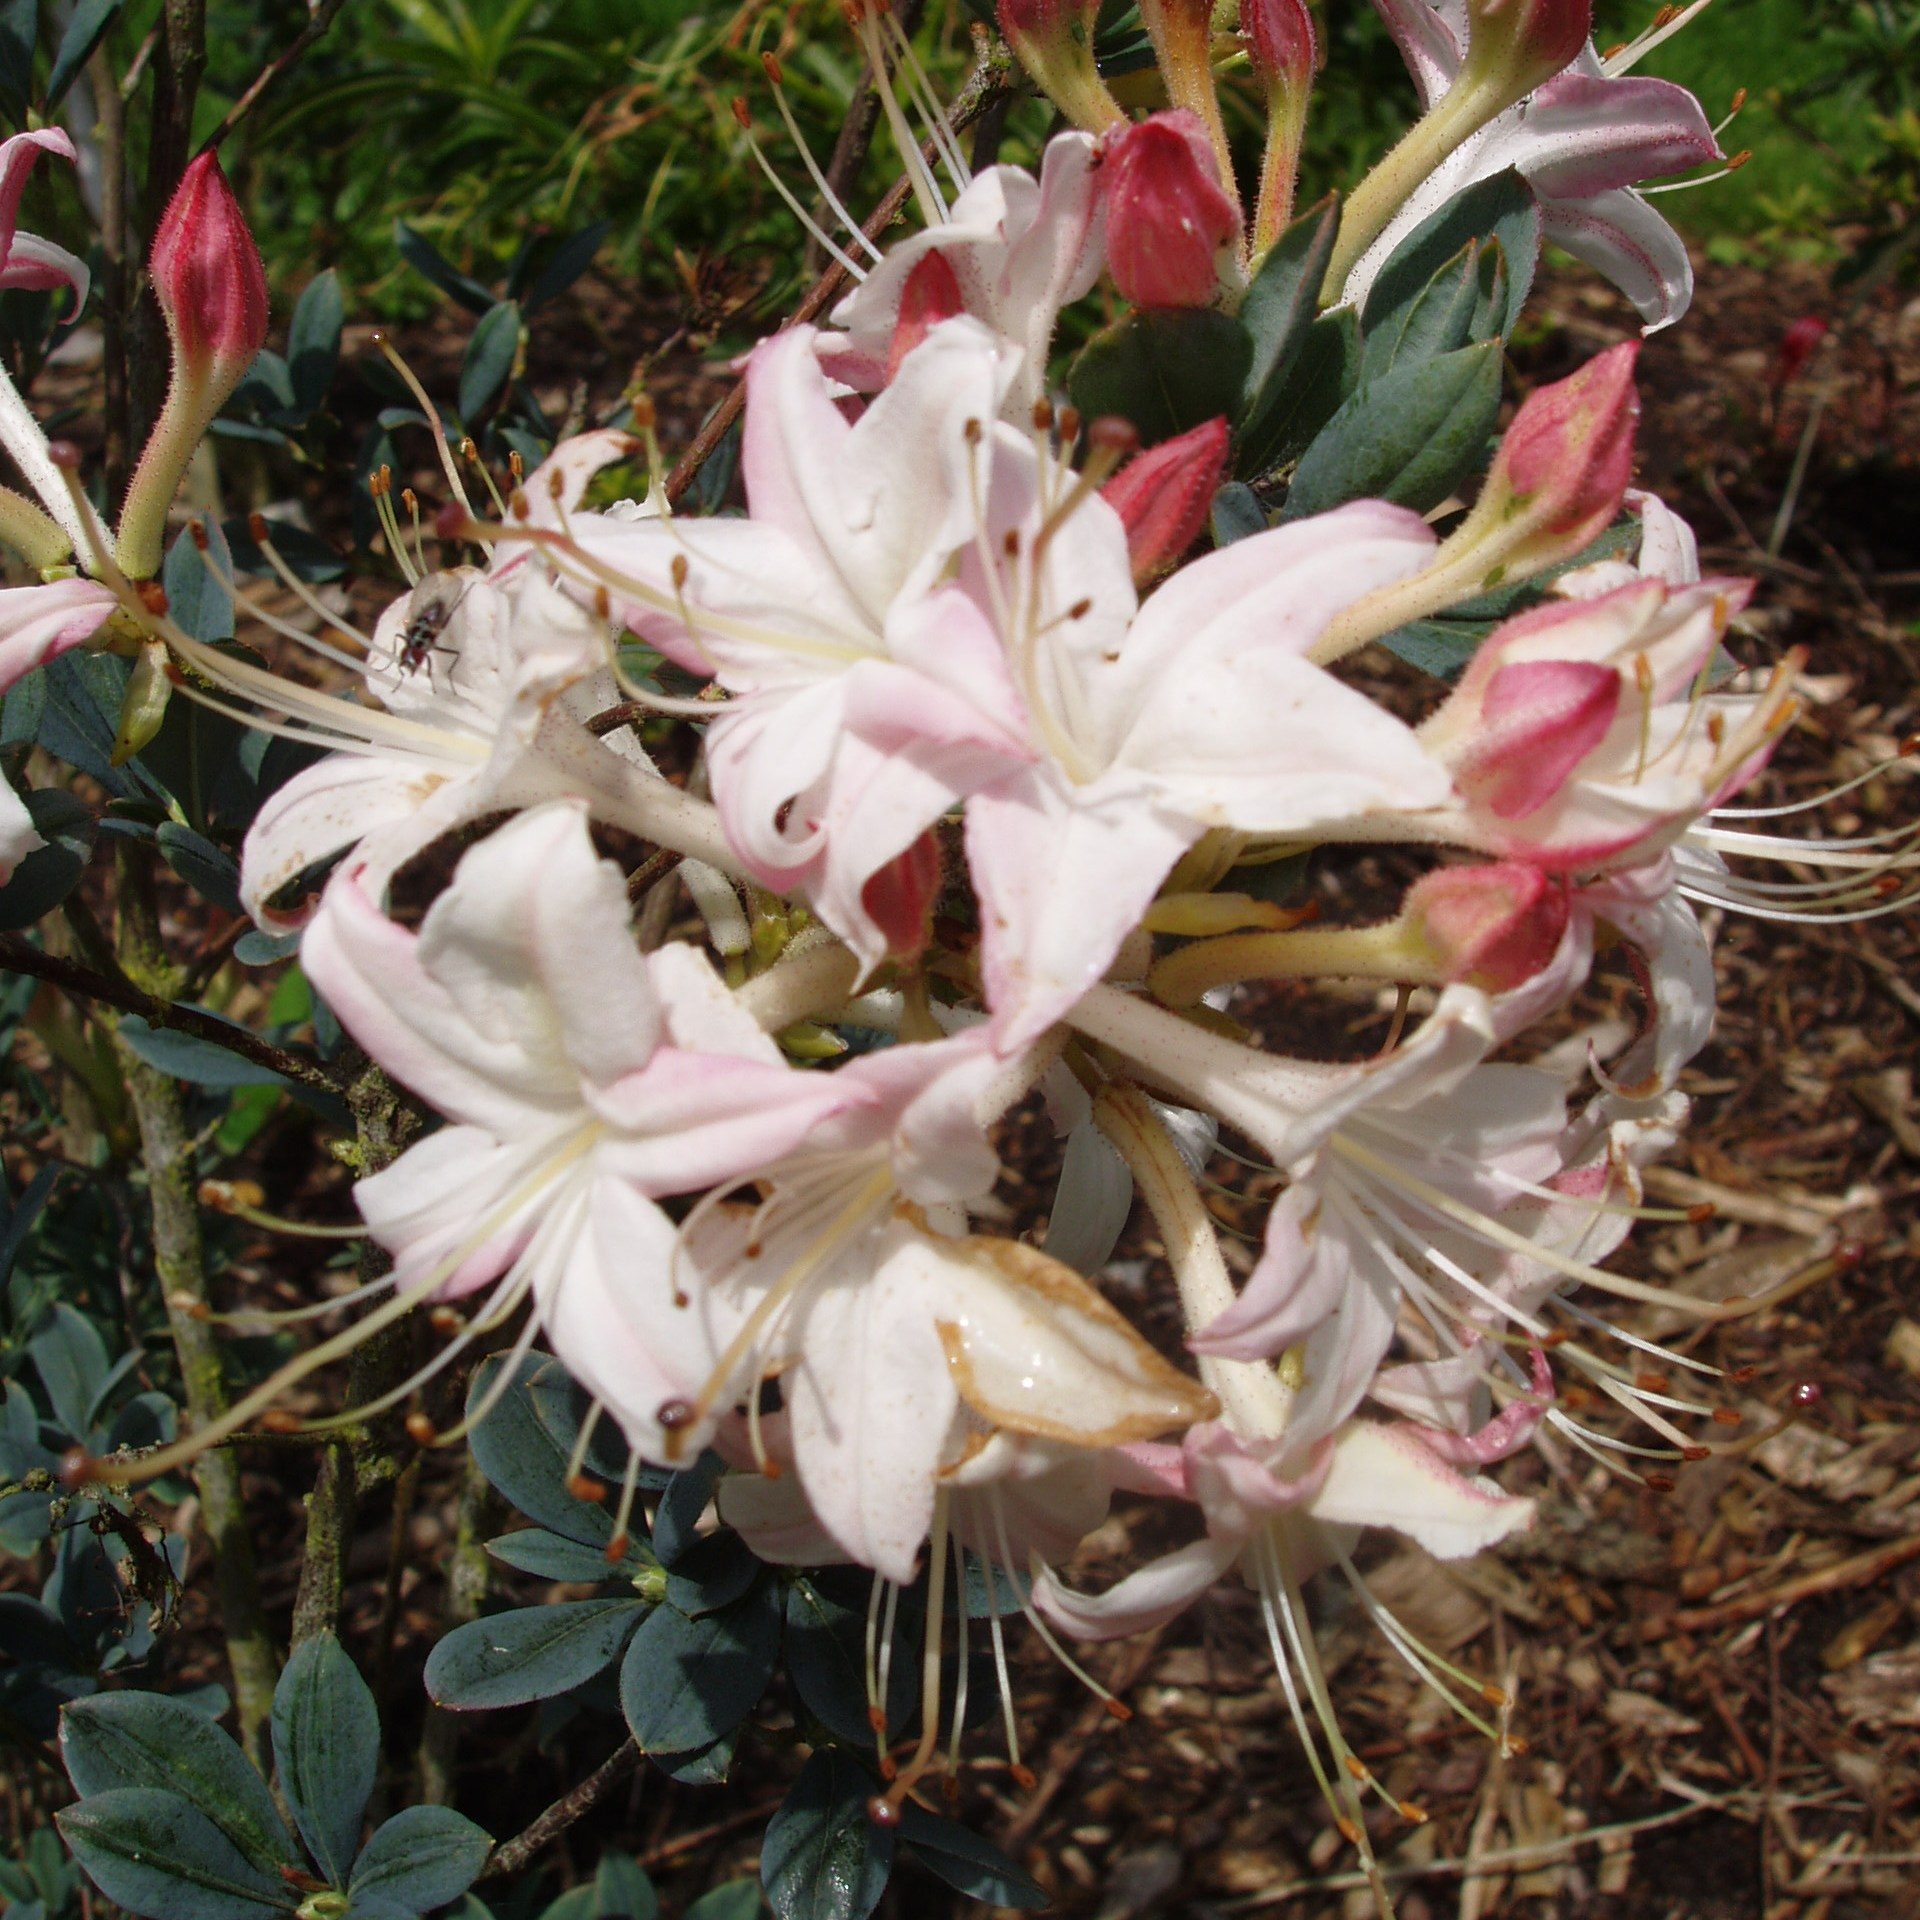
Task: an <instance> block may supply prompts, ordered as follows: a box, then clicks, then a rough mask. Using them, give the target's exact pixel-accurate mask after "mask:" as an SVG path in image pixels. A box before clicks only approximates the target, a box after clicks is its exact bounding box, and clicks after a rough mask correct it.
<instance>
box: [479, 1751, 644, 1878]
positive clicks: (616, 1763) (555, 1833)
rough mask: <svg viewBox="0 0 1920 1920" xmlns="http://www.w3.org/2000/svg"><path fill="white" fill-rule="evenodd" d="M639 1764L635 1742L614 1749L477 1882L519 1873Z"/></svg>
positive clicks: (505, 1847) (502, 1850)
mask: <svg viewBox="0 0 1920 1920" xmlns="http://www.w3.org/2000/svg"><path fill="white" fill-rule="evenodd" d="M639 1764H640V1748H639V1745H638V1743H637V1742H635V1741H632V1740H629V1741H627V1743H626V1744H625V1745H624V1746H620V1747H616V1748H615V1749H614V1750H613V1752H612V1753H611V1754H610V1755H609V1756H608V1758H607V1759H606V1760H604V1761H602V1762H601V1764H600V1766H599V1767H598V1768H597V1769H596V1770H595V1771H594V1772H592V1773H590V1774H588V1775H587V1777H586V1778H585V1779H584V1780H582V1781H581V1782H580V1784H579V1785H578V1786H577V1787H575V1788H574V1789H573V1791H572V1792H571V1793H563V1794H562V1795H561V1796H560V1798H559V1799H558V1800H556V1801H555V1802H554V1803H553V1805H552V1806H550V1807H549V1808H548V1809H547V1810H546V1812H545V1813H543V1814H542V1815H541V1816H540V1817H539V1819H537V1820H536V1821H534V1823H533V1824H532V1825H531V1826H530V1827H528V1828H527V1829H526V1831H525V1832H524V1833H520V1834H516V1835H515V1836H514V1838H513V1839H511V1840H508V1841H505V1842H503V1843H502V1844H501V1845H500V1846H498V1847H496V1848H495V1849H494V1854H493V1858H492V1859H491V1860H489V1861H488V1862H487V1867H486V1871H485V1872H484V1873H483V1874H481V1876H480V1878H481V1879H482V1880H497V1879H500V1878H503V1877H504V1876H505V1875H507V1874H510V1873H517V1872H519V1870H520V1869H521V1868H522V1867H524V1866H525V1865H526V1864H527V1862H528V1861H529V1860H531V1859H532V1858H533V1856H534V1855H535V1854H536V1853H538V1852H539V1851H540V1849H541V1848H542V1847H544V1846H546V1845H547V1843H548V1842H549V1841H552V1840H557V1839H559V1837H560V1836H561V1835H562V1834H563V1833H565V1832H566V1830H567V1829H568V1828H569V1827H570V1826H572V1825H574V1824H575V1822H576V1821H579V1820H583V1819H584V1818H585V1817H586V1816H587V1815H588V1814H589V1813H591V1812H592V1811H593V1810H594V1808H595V1807H597V1806H598V1805H599V1804H600V1802H601V1801H602V1800H604V1799H605V1798H606V1797H607V1795H608V1794H610V1793H611V1792H612V1791H613V1790H614V1788H615V1787H617V1786H618V1785H619V1784H620V1782H621V1781H623V1780H624V1779H625V1778H626V1777H627V1775H628V1774H630V1773H631V1772H632V1771H633V1770H634V1768H635V1767H637V1766H638V1765H639Z"/></svg>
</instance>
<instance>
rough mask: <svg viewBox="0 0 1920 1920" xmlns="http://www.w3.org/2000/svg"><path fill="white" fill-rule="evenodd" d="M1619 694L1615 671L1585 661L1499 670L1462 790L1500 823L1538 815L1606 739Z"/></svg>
mask: <svg viewBox="0 0 1920 1920" xmlns="http://www.w3.org/2000/svg"><path fill="white" fill-rule="evenodd" d="M1622 692H1623V689H1622V686H1621V680H1620V674H1619V672H1618V670H1617V669H1615V668H1613V667H1607V666H1600V665H1597V664H1594V663H1590V662H1587V661H1580V660H1524V661H1518V662H1516V663H1515V664H1513V665H1511V666H1503V667H1501V668H1499V669H1498V670H1497V671H1496V672H1495V673H1494V674H1493V675H1492V677H1491V678H1490V679H1489V680H1488V682H1487V685H1486V688H1485V691H1484V692H1483V693H1482V695H1481V702H1480V713H1481V719H1482V723H1483V725H1484V726H1485V727H1486V728H1487V732H1486V733H1485V734H1483V735H1482V736H1481V738H1480V740H1479V742H1477V743H1476V744H1475V745H1473V746H1471V747H1470V748H1469V750H1468V752H1469V757H1468V758H1467V759H1466V760H1465V761H1464V762H1463V763H1462V765H1461V767H1460V773H1459V778H1460V784H1461V787H1462V789H1463V790H1464V791H1465V792H1467V793H1468V794H1469V795H1470V796H1471V797H1472V798H1473V799H1475V800H1476V801H1479V802H1480V803H1481V804H1483V805H1485V806H1486V807H1488V808H1490V809H1491V810H1492V811H1493V812H1494V813H1495V814H1496V815H1498V816H1499V818H1501V819H1502V820H1521V819H1524V818H1525V817H1526V816H1527V815H1528V814H1530V813H1537V812H1538V811H1539V810H1540V809H1541V808H1542V807H1544V806H1545V805H1546V804H1547V802H1548V801H1549V800H1551V799H1553V798H1554V796H1555V795H1556V794H1558V793H1559V791H1560V789H1561V788H1562V787H1563V786H1565V784H1566V783H1567V781H1568V779H1569V778H1570V777H1571V776H1572V774H1573V772H1574V769H1575V768H1576V767H1578V766H1579V764H1580V762H1581V761H1582V760H1584V759H1585V758H1586V757H1587V755H1588V754H1590V753H1591V752H1592V751H1593V749H1594V748H1595V747H1596V746H1598V745H1599V744H1600V742H1601V741H1602V740H1604V739H1605V738H1606V737H1607V734H1608V732H1609V730H1610V729H1611V728H1612V726H1613V720H1614V715H1615V714H1616V713H1617V712H1618V711H1619V708H1620V701H1621V697H1622Z"/></svg>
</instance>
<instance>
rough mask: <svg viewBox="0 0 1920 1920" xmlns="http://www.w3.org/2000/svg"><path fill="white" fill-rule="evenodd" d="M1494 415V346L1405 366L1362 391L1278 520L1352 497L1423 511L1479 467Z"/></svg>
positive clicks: (1312, 452) (1302, 469)
mask: <svg viewBox="0 0 1920 1920" xmlns="http://www.w3.org/2000/svg"><path fill="white" fill-rule="evenodd" d="M1499 411H1500V342H1499V341H1497V340H1487V341H1483V342H1482V343H1481V344H1480V345H1478V346H1473V347H1462V348H1461V349H1460V350H1459V351H1458V352H1457V353H1448V354H1442V355H1441V357H1440V358H1439V359H1438V360H1426V361H1419V362H1406V361H1403V362H1402V363H1401V364H1400V365H1398V366H1396V367H1395V368H1394V369H1393V371H1392V372H1391V373H1388V374H1385V375H1383V376H1382V377H1381V378H1380V379H1378V380H1375V381H1373V382H1371V383H1370V384H1368V385H1367V386H1364V387H1362V388H1361V389H1360V390H1359V391H1358V392H1357V393H1356V394H1355V395H1354V396H1353V398H1352V399H1351V400H1349V401H1348V402H1347V403H1346V405H1344V406H1343V407H1342V408H1341V409H1340V411H1339V412H1338V413H1336V414H1335V415H1334V416H1333V418H1332V419H1331V420H1329V421H1328V422H1327V424H1326V426H1325V427H1323V428H1322V429H1321V431H1320V434H1319V437H1318V438H1317V439H1316V440H1315V441H1314V443H1313V445H1312V446H1311V447H1309V448H1308V449H1307V451H1306V454H1305V456H1304V457H1303V458H1302V460H1301V462H1300V465H1299V467H1298V468H1297V469H1296V470H1295V472H1294V476H1293V485H1292V487H1291V488H1290V489H1289V491H1288V494H1287V504H1286V508H1285V511H1284V514H1283V516H1282V517H1283V518H1285V519H1288V520H1297V519H1300V518H1301V517H1303V516H1304V515H1307V514H1312V513H1324V512H1326V511H1327V510H1328V509H1329V508H1332V507H1338V506H1343V505H1344V504H1345V503H1346V502H1347V501H1349V500H1391V501H1393V502H1394V503H1395V504H1396V505H1398V506H1403V507H1411V508H1412V509H1413V510H1414V511H1415V512H1416V513H1424V512H1425V511H1426V510H1427V509H1428V508H1430V507H1435V506H1438V505H1439V504H1440V502H1441V501H1442V500H1444V499H1446V497H1447V496H1448V495H1449V494H1450V493H1452V492H1453V490H1454V489H1455V488H1456V487H1458V486H1459V485H1460V483H1461V482H1462V481H1463V480H1465V479H1466V477H1467V476H1468V475H1469V474H1470V473H1472V472H1473V471H1474V470H1475V468H1476V467H1477V466H1478V465H1479V464H1480V461H1481V458H1482V456H1483V455H1484V454H1485V452H1486V448H1487V439H1488V436H1489V435H1490V434H1491V433H1492V431H1493V425H1494V421H1495V419H1496V417H1497V416H1498V414H1499Z"/></svg>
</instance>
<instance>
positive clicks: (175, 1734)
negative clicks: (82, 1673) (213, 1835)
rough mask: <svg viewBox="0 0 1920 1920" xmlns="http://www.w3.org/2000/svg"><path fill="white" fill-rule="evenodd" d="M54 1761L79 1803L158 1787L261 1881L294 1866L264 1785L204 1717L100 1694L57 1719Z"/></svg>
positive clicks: (143, 1697)
mask: <svg viewBox="0 0 1920 1920" xmlns="http://www.w3.org/2000/svg"><path fill="white" fill-rule="evenodd" d="M60 1757H61V1759H63V1760H64V1761H65V1762H66V1765H67V1776H68V1778H69V1779H71V1780H72V1782H73V1789H74V1791H75V1792H76V1793H77V1794H79V1795H80V1796H81V1798H82V1799H88V1798H91V1797H92V1796H93V1795H95V1794H101V1793H110V1792H113V1791H115V1790H117V1789H119V1788H123V1787H157V1788H160V1789H162V1790H163V1791H166V1792H169V1793H177V1794H179V1795H180V1796H181V1797H182V1798H184V1799H185V1800H187V1801H188V1802H189V1803H191V1804H192V1805H193V1806H194V1807H196V1808H197V1809H198V1810H199V1811H200V1812H201V1813H202V1814H204V1815H205V1816H206V1817H207V1819H209V1820H210V1821H212V1822H213V1824H214V1825H215V1826H216V1827H218V1828H219V1829H220V1831H221V1832H222V1833H224V1834H225V1835H226V1837H227V1838H228V1839H229V1840H230V1841H232V1843H233V1844H234V1846H236V1847H237V1848H238V1849H239V1850H240V1852H241V1853H243V1854H244V1855H245V1856H246V1857H247V1859H248V1860H249V1861H251V1862H252V1863H253V1865H254V1866H255V1867H256V1868H257V1869H258V1870H259V1871H260V1872H261V1873H263V1874H265V1875H267V1876H268V1877H269V1878H272V1879H277V1878H278V1869H279V1868H280V1867H281V1866H282V1865H283V1864H284V1865H286V1866H292V1867H297V1866H299V1865H301V1864H302V1863H301V1858H300V1854H299V1852H298V1850H297V1849H296V1848H295V1846H294V1844H293V1836H292V1835H291V1834H290V1833H288V1831H287V1828H286V1823H285V1822H284V1821H283V1820H282V1819H281V1818H280V1815H279V1812H278V1810H277V1809H276V1808H275V1806H274V1804H273V1795H272V1794H271V1793H269V1792H268V1791H267V1783H266V1782H265V1781H264V1780H262V1779H261V1778H260V1776H259V1774H258V1773H256V1772H255V1771H254V1769H253V1765H252V1763H251V1762H250V1761H249V1760H248V1759H247V1757H246V1755H245V1754H243V1753H242V1752H241V1751H240V1749H239V1747H238V1746H236V1745H235V1744H234V1742H233V1741H232V1740H230V1739H229V1738H228V1737H227V1736H226V1735H225V1734H224V1733H222V1732H221V1731H220V1729H219V1728H218V1727H216V1726H215V1725H214V1724H213V1723H212V1722H211V1721H210V1720H208V1719H207V1718H206V1717H205V1716H204V1715H202V1714H200V1713H197V1712H195V1710H194V1709H193V1708H192V1707H189V1706H184V1705H182V1704H181V1703H180V1702H179V1701H177V1700H170V1699H168V1698H167V1697H166V1696H165V1695H164V1694H158V1693H103V1694H96V1695H95V1696H94V1698H93V1699H91V1700H80V1701H76V1702H75V1703H74V1705H72V1706H70V1707H69V1708H68V1709H67V1710H66V1712H65V1713H63V1714H62V1715H61V1716H60Z"/></svg>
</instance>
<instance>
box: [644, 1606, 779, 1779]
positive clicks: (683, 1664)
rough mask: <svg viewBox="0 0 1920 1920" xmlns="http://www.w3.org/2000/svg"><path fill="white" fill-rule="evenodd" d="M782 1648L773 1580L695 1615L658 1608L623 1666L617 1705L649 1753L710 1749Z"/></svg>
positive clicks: (745, 1709) (752, 1697)
mask: <svg viewBox="0 0 1920 1920" xmlns="http://www.w3.org/2000/svg"><path fill="white" fill-rule="evenodd" d="M779 1650H780V1603H779V1601H778V1599H777V1598H776V1596H775V1593H774V1588H773V1583H772V1582H771V1581H763V1582H762V1583H761V1584H760V1585H759V1586H758V1587H756V1588H754V1590H753V1591H752V1592H751V1593H749V1594H748V1595H747V1596H746V1597H745V1598H744V1599H742V1600H736V1601H735V1602H734V1603H733V1605H732V1606H730V1607H723V1608H722V1609H721V1610H720V1611H719V1612H718V1613H709V1614H704V1615H702V1616H701V1618H699V1619H698V1620H689V1619H688V1618H687V1616H686V1615H685V1614H683V1613H682V1612H680V1610H679V1609H678V1608H677V1607H669V1606H659V1607H655V1608H654V1610H653V1611H652V1612H651V1613H650V1614H649V1615H648V1616H647V1617H646V1619H644V1620H643V1621H641V1623H640V1630H639V1632H638V1633H636V1634H635V1635H634V1636H633V1642H632V1644H631V1645H630V1646H629V1647H628V1648H627V1657H626V1659H625V1660H624V1661H622V1662H621V1665H620V1707H621V1711H622V1712H624V1713H625V1715H626V1716H627V1725H628V1727H629V1728H630V1729H631V1730H632V1733H633V1737H634V1739H635V1740H637V1741H638V1742H639V1743H640V1746H641V1748H642V1749H643V1750H644V1751H646V1752H648V1753H691V1752H692V1751H693V1750H694V1749H695V1748H697V1747H706V1746H711V1745H712V1744H713V1743H714V1742H715V1741H716V1740H719V1739H721V1738H722V1737H723V1736H724V1735H726V1734H728V1733H730V1732H732V1730H733V1729H734V1728H735V1727H736V1726H738V1725H739V1723H740V1722H741V1721H742V1720H743V1719H745V1718H746V1716H747V1715H748V1714H749V1713H750V1712H751V1711H752V1710H753V1706H754V1703H755V1702H756V1701H757V1700H758V1699H759V1698H760V1696H761V1694H762V1693H764V1692H765V1691H766V1686H767V1682H768V1681H769V1680H770V1679H771V1678H772V1677H773V1664H774V1659H775V1657H776V1655H777V1654H778V1652H779Z"/></svg>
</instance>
